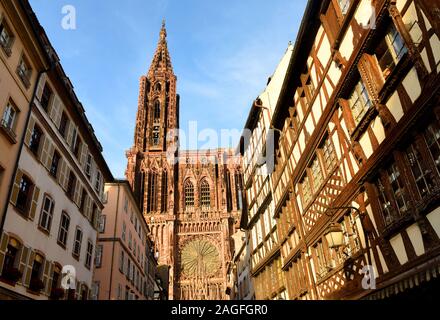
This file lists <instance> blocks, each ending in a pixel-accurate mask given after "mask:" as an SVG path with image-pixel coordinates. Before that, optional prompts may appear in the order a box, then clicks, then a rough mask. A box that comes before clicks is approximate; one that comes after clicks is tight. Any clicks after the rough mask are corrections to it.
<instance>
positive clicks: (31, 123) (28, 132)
mask: <svg viewBox="0 0 440 320" xmlns="http://www.w3.org/2000/svg"><path fill="white" fill-rule="evenodd" d="M34 126H35V119H34V118H33V117H32V118H31V119H30V120H29V125H28V127H27V130H26V136H25V137H24V143H25V144H26V145H27V146H28V147H29V143H30V142H31V137H32V131H34Z"/></svg>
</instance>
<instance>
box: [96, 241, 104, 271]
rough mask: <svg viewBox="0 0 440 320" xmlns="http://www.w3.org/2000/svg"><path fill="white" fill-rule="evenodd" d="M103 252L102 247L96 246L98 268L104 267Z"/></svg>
mask: <svg viewBox="0 0 440 320" xmlns="http://www.w3.org/2000/svg"><path fill="white" fill-rule="evenodd" d="M102 251H103V246H102V245H99V246H96V254H95V267H97V268H101V265H102Z"/></svg>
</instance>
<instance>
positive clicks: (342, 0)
mask: <svg viewBox="0 0 440 320" xmlns="http://www.w3.org/2000/svg"><path fill="white" fill-rule="evenodd" d="M338 4H339V8H340V9H341V13H342V15H344V16H345V15H346V14H347V12H348V9H350V0H338Z"/></svg>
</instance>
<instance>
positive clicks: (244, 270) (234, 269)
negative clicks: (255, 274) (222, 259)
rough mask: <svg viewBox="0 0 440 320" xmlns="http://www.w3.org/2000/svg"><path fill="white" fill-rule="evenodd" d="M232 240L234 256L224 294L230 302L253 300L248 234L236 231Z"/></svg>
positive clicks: (229, 267)
mask: <svg viewBox="0 0 440 320" xmlns="http://www.w3.org/2000/svg"><path fill="white" fill-rule="evenodd" d="M232 238H233V241H234V254H233V259H232V261H231V262H230V263H229V266H228V288H227V292H226V293H227V295H228V296H229V299H230V300H255V291H254V286H253V279H252V275H251V252H250V248H251V246H250V238H249V234H248V233H247V232H245V231H244V230H237V231H236V232H235V233H234V235H233V236H232Z"/></svg>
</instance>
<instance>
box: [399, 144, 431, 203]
mask: <svg viewBox="0 0 440 320" xmlns="http://www.w3.org/2000/svg"><path fill="white" fill-rule="evenodd" d="M406 155H407V158H408V162H409V164H410V167H411V172H412V174H413V177H414V180H415V181H416V186H417V189H418V190H419V194H420V196H421V198H424V197H425V196H427V195H428V194H430V193H431V191H432V190H433V188H434V181H433V180H432V176H431V173H432V172H431V170H430V169H429V167H428V166H427V165H426V162H425V161H424V160H423V159H422V155H421V154H420V152H419V150H418V148H417V146H416V145H415V144H413V145H411V146H410V147H409V148H408V149H407V151H406Z"/></svg>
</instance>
